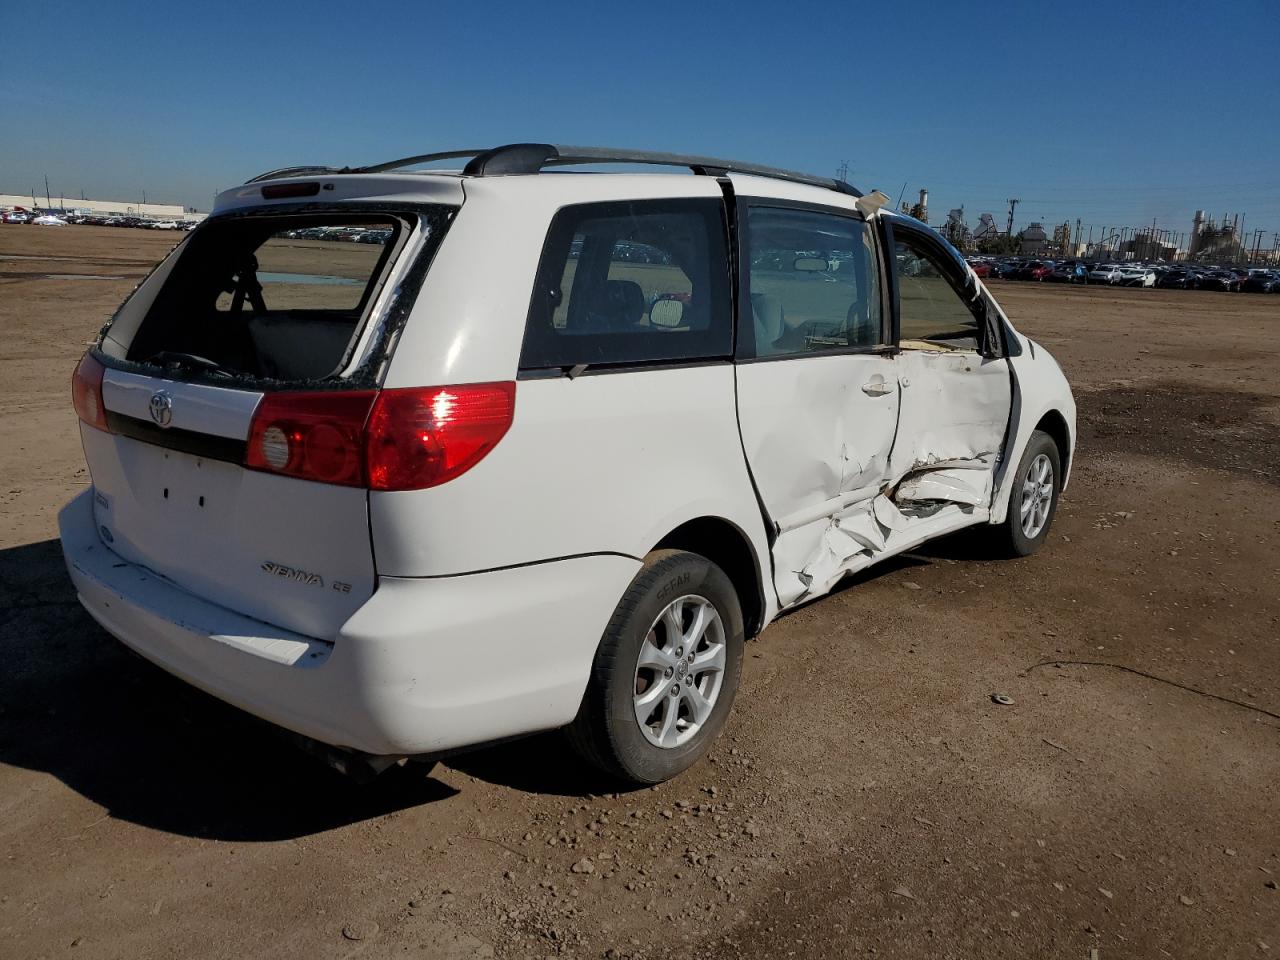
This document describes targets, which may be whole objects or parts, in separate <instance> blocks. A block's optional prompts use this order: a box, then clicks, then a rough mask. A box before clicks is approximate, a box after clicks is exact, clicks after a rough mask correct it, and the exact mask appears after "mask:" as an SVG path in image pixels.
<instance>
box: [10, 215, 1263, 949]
mask: <svg viewBox="0 0 1280 960" xmlns="http://www.w3.org/2000/svg"><path fill="white" fill-rule="evenodd" d="M175 239H176V238H175V236H174V235H172V234H161V233H148V232H143V231H137V230H117V229H110V228H91V227H67V228H63V229H48V228H36V227H14V226H0V325H2V326H3V331H4V338H3V347H0V359H2V360H3V369H4V375H3V377H0V405H2V408H3V410H4V412H5V419H4V423H3V427H2V428H0V658H2V660H0V662H3V664H4V667H3V670H0V854H2V855H3V859H2V860H0V955H2V956H4V957H12V958H15V960H17V958H28V957H30V958H36V957H63V956H73V957H77V958H96V957H104V958H107V957H110V958H114V957H128V958H131V960H150V958H172V957H235V958H245V957H272V958H276V957H299V958H302V957H305V958H330V957H332V958H338V957H351V958H355V957H360V958H368V960H375V958H383V957H422V958H464V957H466V958H470V957H488V956H498V957H541V956H571V957H632V958H661V957H673V958H674V957H679V958H690V957H699V958H701V957H714V958H718V957H748V958H775V957H791V956H794V957H801V958H826V957H851V956H876V957H901V958H923V957H930V958H934V957H936V958H948V957H956V958H960V957H966V958H972V957H1017V958H1033V957H1034V958H1042V957H1043V958H1050V957H1052V958H1080V960H1086V958H1088V957H1089V956H1090V955H1091V954H1090V950H1091V948H1097V950H1098V953H1097V956H1098V957H1100V958H1102V960H1111V958H1122V957H1133V958H1155V957H1177V958H1191V957H1195V958H1202V957H1261V956H1268V955H1269V956H1280V890H1277V889H1276V885H1277V881H1280V815H1278V808H1277V801H1278V799H1280V791H1278V787H1280V737H1278V732H1280V716H1278V715H1280V658H1278V656H1277V654H1278V653H1280V547H1278V544H1280V473H1278V472H1277V462H1278V461H1280V375H1278V374H1277V370H1278V369H1280V347H1278V346H1277V344H1278V343H1280V297H1275V296H1271V297H1267V296H1253V295H1241V294H1225V293H1222V294H1219V293H1198V292H1189V293H1188V292H1181V291H1168V292H1165V291H1155V290H1125V289H1121V290H1112V289H1107V288H1092V287H1091V288H1080V289H1076V288H1071V289H1064V288H1061V287H1044V286H1040V285H1033V284H998V283H997V284H993V290H994V293H995V295H996V296H997V298H999V299H1000V300H1001V302H1002V303H1003V304H1004V305H1005V307H1006V309H1007V310H1008V311H1009V313H1010V314H1011V316H1012V317H1013V319H1014V322H1015V323H1016V324H1018V326H1019V327H1020V328H1021V329H1022V330H1024V331H1026V332H1027V333H1029V334H1031V335H1032V336H1034V337H1036V338H1038V339H1039V341H1040V342H1041V343H1043V344H1044V345H1045V346H1046V347H1048V348H1049V349H1050V350H1052V351H1053V352H1054V354H1055V355H1056V356H1057V357H1058V359H1059V360H1060V361H1061V363H1062V365H1063V367H1064V369H1065V370H1066V372H1067V375H1068V376H1069V377H1070V379H1071V381H1072V382H1073V384H1074V386H1075V390H1076V395H1077V399H1078V401H1079V407H1080V443H1079V450H1078V454H1077V460H1076V466H1075V471H1074V476H1073V480H1072V484H1071V487H1070V489H1069V490H1068V492H1067V494H1066V496H1065V498H1064V500H1063V502H1062V506H1061V509H1060V511H1059V513H1058V516H1057V520H1056V523H1055V526H1054V529H1053V532H1052V535H1051V537H1050V541H1049V543H1048V545H1047V548H1046V549H1045V550H1044V551H1042V552H1041V553H1040V554H1038V555H1037V556H1035V557H1033V558H1031V559H1028V560H1023V561H1018V562H993V561H984V560H982V559H979V558H977V557H976V556H975V553H974V550H973V547H972V546H971V543H970V541H968V540H966V539H964V538H959V539H953V540H949V541H946V542H943V543H940V544H937V545H935V546H933V547H931V548H929V549H928V550H927V551H925V552H922V553H919V554H916V555H912V556H910V557H907V558H900V559H898V560H897V561H891V562H890V563H888V564H887V565H885V566H883V567H880V568H877V569H875V570H874V571H873V572H872V573H871V574H869V575H864V576H861V577H859V578H857V580H856V582H853V583H850V584H848V586H847V587H845V588H843V589H840V590H839V591H837V592H836V593H835V594H834V595H833V596H830V597H828V598H826V599H823V600H820V601H818V602H816V603H813V604H811V605H809V606H807V607H805V608H803V609H801V610H799V611H797V612H795V613H793V614H791V615H789V616H786V617H784V618H782V619H781V620H780V621H779V622H777V623H776V624H774V625H773V626H771V627H770V628H769V629H768V630H767V631H765V633H764V634H763V635H762V636H761V637H760V638H759V639H758V640H756V641H754V642H753V643H752V644H750V645H749V647H748V654H749V656H748V659H747V661H746V665H745V669H744V675H743V683H742V688H741V691H740V694H739V698H738V702H737V705H736V708H735V713H734V716H733V717H732V718H731V720H730V722H729V726H728V729H727V733H726V735H725V736H724V738H723V739H722V740H721V742H720V743H719V744H718V745H717V746H716V748H715V749H714V751H713V753H712V755H711V756H710V758H709V759H708V760H706V761H704V762H703V763H702V764H701V765H699V766H698V767H696V768H695V769H693V770H692V771H690V772H689V773H687V774H686V775H684V776H683V777H681V778H679V779H678V780H677V781H675V782H673V783H669V784H666V785H663V786H661V787H658V788H655V789H651V790H642V791H636V792H622V793H618V792H615V791H616V790H617V789H618V788H617V786H616V785H613V784H611V783H609V782H607V781H602V780H601V779H599V778H598V777H596V776H594V775H593V774H591V773H589V772H588V771H587V770H585V769H584V768H583V767H581V766H580V765H579V764H578V762H577V761H576V760H575V759H574V758H573V757H572V755H571V754H570V753H569V752H568V750H567V748H566V746H565V744H564V742H563V741H562V740H561V739H560V738H559V737H558V736H555V735H546V736H540V737H537V738H533V739H530V740H526V741H523V742H520V743H516V744H512V745H509V746H505V747H501V748H497V749H490V750H486V751H483V752H480V753H475V754H472V755H469V756H466V757H461V758H458V759H457V760H455V761H451V762H449V763H447V764H441V765H440V766H438V767H436V768H435V770H433V771H432V772H431V773H430V774H424V773H423V771H422V770H421V768H414V767H409V768H406V769H403V770H396V771H393V772H392V773H390V774H388V775H386V776H384V777H383V778H381V779H380V780H378V781H375V782H374V783H373V784H372V785H369V786H366V787H358V786H355V785H354V784H352V783H350V782H348V781H345V780H343V779H341V778H340V777H338V776H337V775H336V774H331V773H330V772H329V771H328V770H327V769H325V768H323V767H321V766H319V765H318V764H317V763H316V762H315V761H313V760H311V759H309V758H307V757H304V756H302V755H300V754H298V753H296V752H294V750H293V748H291V747H290V746H288V745H286V744H284V743H282V742H281V741H279V740H278V739H277V738H276V737H275V736H274V735H273V734H272V732H271V731H270V730H268V729H267V728H266V727H264V726H263V725H262V724H260V723H258V722H257V721H254V720H252V719H250V718H248V717H246V716H244V715H242V714H239V713H237V712H236V711H234V710H232V709H230V708H228V707H226V706H224V705H222V704H220V703H218V702H217V701H214V700H212V699H210V698H208V697H205V696H204V695H202V694H199V693H197V692H196V691H194V690H192V689H190V688H188V687H186V686H185V685H183V684H182V683H180V682H178V681H176V680H173V679H171V678H169V677H168V676H166V675H165V674H163V673H162V672H160V671H159V670H157V669H155V668H153V667H151V666H149V665H147V664H146V663H143V662H141V661H139V660H138V659H136V658H134V657H132V656H130V655H128V654H127V653H126V652H125V651H124V650H123V648H122V647H120V646H119V645H118V644H117V643H116V642H115V641H113V640H112V639H111V638H110V637H109V636H107V635H106V634H105V633H104V632H103V631H101V630H100V629H99V628H98V627H96V626H95V625H94V623H93V622H92V621H91V620H90V619H89V617H88V616H87V615H86V614H84V613H83V612H82V611H81V610H80V608H79V607H78V605H77V604H76V602H75V597H74V594H73V592H72V590H71V588H70V586H69V583H68V581H67V578H66V576H65V573H64V572H63V568H62V562H61V558H60V555H59V551H58V546H57V542H56V540H55V535H56V513H57V510H58V509H59V507H60V506H61V505H62V504H63V503H65V502H66V501H67V500H68V499H69V498H70V497H71V496H72V495H73V494H75V493H76V492H78V491H79V490H81V489H83V487H84V485H85V484H86V483H87V482H88V476H87V474H86V471H85V468H84V466H83V463H82V459H81V453H80V447H79V440H78V437H77V432H76V423H75V417H74V415H73V413H72V410H71V405H70V399H69V379H70V376H71V371H72V368H73V365H74V363H75V360H76V358H77V357H78V355H79V354H80V353H81V351H82V350H83V347H84V344H85V342H86V341H87V340H89V339H90V338H91V337H92V336H93V334H94V332H95V331H96V330H97V329H98V327H99V326H100V325H101V323H102V322H103V321H104V320H105V319H106V318H107V317H108V316H109V315H110V314H111V312H112V310H113V309H114V308H115V306H116V305H117V304H118V302H119V301H120V300H121V299H122V297H123V296H124V295H125V293H127V291H128V290H129V289H130V288H131V287H132V285H133V284H135V283H136V282H137V281H138V279H139V278H140V277H141V276H142V275H143V273H144V272H145V271H146V270H147V269H148V267H149V266H150V264H151V263H153V262H154V261H155V260H156V259H157V258H158V257H159V256H161V255H162V254H163V252H164V251H165V250H166V249H167V248H168V247H169V246H170V245H171V244H172V243H173V242H174V241H175ZM66 275H78V276H83V275H91V276H105V277H112V278H116V279H67V278H66ZM51 276H52V277H55V278H50V277H51ZM1079 661H1087V662H1088V665H1084V664H1081V663H1080V662H1079ZM1041 664H1044V665H1041ZM996 692H999V693H1005V694H1008V695H1009V696H1011V697H1012V698H1013V699H1014V701H1015V702H1014V703H1013V704H1012V705H1010V706H998V705H996V704H994V703H993V702H992V700H991V695H992V694H993V693H996Z"/></svg>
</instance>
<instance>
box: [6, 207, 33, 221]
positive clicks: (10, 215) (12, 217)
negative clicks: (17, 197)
mask: <svg viewBox="0 0 1280 960" xmlns="http://www.w3.org/2000/svg"><path fill="white" fill-rule="evenodd" d="M30 220H31V215H30V214H28V213H24V212H23V211H21V210H8V211H5V212H4V213H3V214H0V223H27V222H28V221H30Z"/></svg>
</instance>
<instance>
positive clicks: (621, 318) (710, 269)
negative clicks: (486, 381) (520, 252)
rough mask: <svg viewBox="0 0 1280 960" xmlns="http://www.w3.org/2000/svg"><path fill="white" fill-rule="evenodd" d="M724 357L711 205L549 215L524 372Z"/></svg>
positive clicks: (725, 325)
mask: <svg viewBox="0 0 1280 960" xmlns="http://www.w3.org/2000/svg"><path fill="white" fill-rule="evenodd" d="M732 350H733V330H732V309H731V306H730V299H729V260H728V253H727V248H726V243H725V225H724V218H723V212H722V205H721V203H720V202H719V201H716V200H697V199H693V200H653V201H648V200H646V201H633V202H624V203H603V204H581V205H575V206H571V207H565V208H564V209H562V210H561V211H560V212H559V213H557V214H556V217H555V219H554V220H553V221H552V224H551V229H550V231H549V233H548V235H547V242H546V245H545V247H544V248H543V253H542V261H541V263H540V264H539V267H538V276H537V281H536V282H535V286H534V291H533V300H532V302H531V304H530V308H529V320H528V325H527V327H526V330H525V339H524V348H523V350H522V352H521V356H520V367H521V369H522V370H536V369H546V368H550V367H562V368H571V367H575V366H579V365H583V364H585V365H588V366H619V365H627V364H644V363H664V362H681V361H689V360H701V359H714V358H727V357H728V356H729V355H730V354H731V353H732Z"/></svg>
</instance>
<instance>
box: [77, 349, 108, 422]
mask: <svg viewBox="0 0 1280 960" xmlns="http://www.w3.org/2000/svg"><path fill="white" fill-rule="evenodd" d="M106 372H107V368H106V367H104V366H103V365H102V364H101V363H99V362H98V361H97V360H95V359H94V358H93V357H92V356H91V355H89V354H87V353H86V354H85V355H84V356H83V357H81V358H80V362H79V363H78V364H76V372H75V374H73V375H72V377H71V403H72V405H73V406H74V407H75V408H76V416H78V417H79V418H80V419H81V421H83V422H84V423H87V424H88V425H89V426H91V427H97V428H98V429H99V430H107V429H108V428H107V409H106V407H104V406H103V405H102V375H103V374H104V373H106Z"/></svg>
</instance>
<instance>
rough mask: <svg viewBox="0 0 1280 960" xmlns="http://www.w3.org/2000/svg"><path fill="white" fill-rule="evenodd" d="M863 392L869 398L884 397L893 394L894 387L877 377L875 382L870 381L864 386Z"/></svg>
mask: <svg viewBox="0 0 1280 960" xmlns="http://www.w3.org/2000/svg"><path fill="white" fill-rule="evenodd" d="M862 392H863V393H865V394H866V395H867V396H868V397H883V396H885V395H887V394H890V393H893V387H892V386H890V385H889V384H888V383H885V381H884V379H883V378H881V377H877V378H875V379H874V380H868V381H867V382H866V383H864V384H863V385H862Z"/></svg>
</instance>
